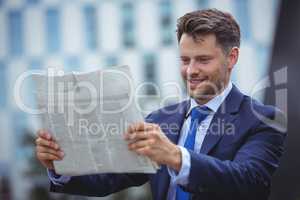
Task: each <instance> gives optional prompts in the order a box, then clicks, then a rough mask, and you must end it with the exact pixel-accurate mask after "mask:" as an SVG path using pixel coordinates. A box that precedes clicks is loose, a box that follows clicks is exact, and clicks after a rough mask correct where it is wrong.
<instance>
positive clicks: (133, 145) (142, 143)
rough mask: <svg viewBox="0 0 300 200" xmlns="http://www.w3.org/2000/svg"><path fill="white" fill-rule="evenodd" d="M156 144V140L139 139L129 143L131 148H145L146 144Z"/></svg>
mask: <svg viewBox="0 0 300 200" xmlns="http://www.w3.org/2000/svg"><path fill="white" fill-rule="evenodd" d="M153 144H154V140H152V139H149V140H138V141H135V142H132V143H129V144H128V148H129V150H133V149H139V148H144V147H146V146H149V147H151V146H152V145H153Z"/></svg>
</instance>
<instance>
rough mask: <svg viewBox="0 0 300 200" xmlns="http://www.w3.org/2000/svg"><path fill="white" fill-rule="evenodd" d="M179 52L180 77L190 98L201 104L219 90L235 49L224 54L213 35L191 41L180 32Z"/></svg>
mask: <svg viewBox="0 0 300 200" xmlns="http://www.w3.org/2000/svg"><path fill="white" fill-rule="evenodd" d="M179 50H180V58H181V75H182V78H183V79H184V81H185V82H186V85H187V89H188V93H189V95H190V96H191V97H193V98H194V99H195V100H196V101H197V102H198V103H200V104H204V103H206V102H207V101H209V100H210V99H212V98H213V97H214V96H216V95H217V94H219V93H221V92H222V91H223V89H224V88H225V87H226V86H227V84H228V82H229V79H230V73H231V70H232V68H233V65H234V64H235V63H236V61H237V57H238V48H233V49H232V50H231V51H230V52H229V53H228V55H225V54H224V51H223V50H222V48H221V47H220V46H219V45H218V44H217V40H216V37H215V35H214V34H207V35H203V36H199V37H197V39H194V38H193V37H192V36H190V35H188V34H187V33H184V34H183V35H182V37H181V38H180V41H179Z"/></svg>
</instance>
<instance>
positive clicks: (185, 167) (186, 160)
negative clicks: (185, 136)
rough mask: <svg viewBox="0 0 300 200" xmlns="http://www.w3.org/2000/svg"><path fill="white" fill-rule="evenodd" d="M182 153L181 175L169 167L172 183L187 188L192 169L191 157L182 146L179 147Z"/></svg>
mask: <svg viewBox="0 0 300 200" xmlns="http://www.w3.org/2000/svg"><path fill="white" fill-rule="evenodd" d="M178 147H179V148H180V151H181V168H180V170H179V173H177V172H176V171H175V170H174V169H172V168H169V167H167V169H168V172H169V175H170V176H171V181H172V183H175V184H179V185H182V186H185V185H187V184H188V182H189V175H190V169H191V155H190V153H189V152H188V150H187V149H186V148H184V147H182V146H178Z"/></svg>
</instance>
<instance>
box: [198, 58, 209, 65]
mask: <svg viewBox="0 0 300 200" xmlns="http://www.w3.org/2000/svg"><path fill="white" fill-rule="evenodd" d="M197 61H198V62H199V63H201V64H208V63H209V62H210V61H211V58H199V59H197Z"/></svg>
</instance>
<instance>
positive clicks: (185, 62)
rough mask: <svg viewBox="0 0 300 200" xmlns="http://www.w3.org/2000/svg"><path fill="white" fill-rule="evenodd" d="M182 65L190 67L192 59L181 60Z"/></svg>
mask: <svg viewBox="0 0 300 200" xmlns="http://www.w3.org/2000/svg"><path fill="white" fill-rule="evenodd" d="M180 60H181V63H182V64H183V65H188V64H189V63H190V59H189V58H180Z"/></svg>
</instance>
